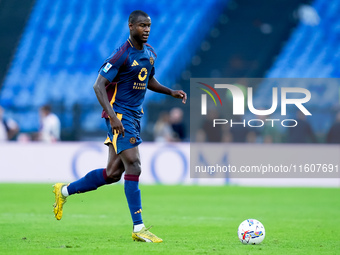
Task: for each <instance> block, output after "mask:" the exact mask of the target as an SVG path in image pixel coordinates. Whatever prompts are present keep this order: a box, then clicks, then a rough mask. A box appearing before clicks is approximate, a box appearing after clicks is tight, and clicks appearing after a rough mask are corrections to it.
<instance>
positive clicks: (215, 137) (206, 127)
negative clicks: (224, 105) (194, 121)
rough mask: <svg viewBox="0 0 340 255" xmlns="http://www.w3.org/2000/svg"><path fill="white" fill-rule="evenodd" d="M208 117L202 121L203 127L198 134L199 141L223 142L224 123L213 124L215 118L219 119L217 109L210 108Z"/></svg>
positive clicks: (197, 139)
mask: <svg viewBox="0 0 340 255" xmlns="http://www.w3.org/2000/svg"><path fill="white" fill-rule="evenodd" d="M205 117H206V119H205V120H204V121H203V123H202V128H201V129H200V130H198V132H197V134H196V141H198V142H221V141H222V137H223V129H222V126H223V125H216V126H215V127H214V126H213V121H214V119H219V113H218V111H217V110H209V111H208V113H207V115H206V116H205Z"/></svg>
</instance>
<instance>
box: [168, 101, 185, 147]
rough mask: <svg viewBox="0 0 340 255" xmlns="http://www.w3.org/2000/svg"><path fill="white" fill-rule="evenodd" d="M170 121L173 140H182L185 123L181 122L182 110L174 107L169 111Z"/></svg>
mask: <svg viewBox="0 0 340 255" xmlns="http://www.w3.org/2000/svg"><path fill="white" fill-rule="evenodd" d="M170 123H171V127H172V130H173V132H174V135H175V140H177V141H183V140H184V139H185V125H184V122H183V110H182V109H181V108H178V107H175V108H172V109H171V111H170Z"/></svg>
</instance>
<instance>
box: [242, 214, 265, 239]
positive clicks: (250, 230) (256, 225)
mask: <svg viewBox="0 0 340 255" xmlns="http://www.w3.org/2000/svg"><path fill="white" fill-rule="evenodd" d="M237 235H238V239H240V241H241V243H243V244H260V243H261V242H262V241H263V239H264V237H265V235H266V232H265V230H264V226H263V224H262V223H261V222H259V221H258V220H255V219H248V220H245V221H243V222H242V223H241V224H240V226H239V227H238V231H237Z"/></svg>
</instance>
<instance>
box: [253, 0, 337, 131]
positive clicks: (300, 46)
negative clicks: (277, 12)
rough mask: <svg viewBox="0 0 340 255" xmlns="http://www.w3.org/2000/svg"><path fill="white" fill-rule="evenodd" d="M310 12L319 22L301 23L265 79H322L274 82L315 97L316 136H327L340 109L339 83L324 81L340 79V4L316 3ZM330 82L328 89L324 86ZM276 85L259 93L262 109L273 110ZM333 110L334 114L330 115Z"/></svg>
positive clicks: (313, 120) (266, 84)
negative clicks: (324, 134) (307, 92)
mask: <svg viewBox="0 0 340 255" xmlns="http://www.w3.org/2000/svg"><path fill="white" fill-rule="evenodd" d="M309 7H310V8H313V11H315V13H317V16H318V17H319V19H316V20H317V22H314V23H308V22H305V21H304V20H303V19H301V21H300V23H299V25H298V26H297V27H296V28H295V30H294V31H293V33H292V35H291V37H290V39H289V40H288V41H287V42H286V44H285V46H284V47H283V49H282V51H281V53H280V54H279V56H278V57H277V59H276V61H275V63H274V65H273V66H272V68H271V69H270V70H269V71H268V72H267V74H266V78H319V79H307V80H304V81H303V82H302V83H301V80H300V81H297V80H294V79H291V80H290V81H287V80H286V81H283V82H282V81H281V85H280V81H279V80H277V79H276V80H275V83H276V85H275V87H282V84H284V87H294V86H297V85H296V84H297V82H299V84H298V85H299V87H304V88H306V89H308V90H309V91H310V92H311V93H312V94H313V97H312V99H311V101H310V102H309V103H308V107H309V108H310V109H311V112H312V114H313V118H311V119H310V121H311V124H312V127H313V129H314V131H315V132H316V133H325V132H326V131H327V130H329V128H330V125H331V123H332V122H333V119H334V116H335V112H336V111H337V110H339V109H338V107H339V95H340V84H339V81H336V80H333V81H332V82H329V80H328V81H327V80H326V79H325V78H339V77H340V71H339V70H340V62H339V59H340V44H339V40H340V20H339V19H338V16H339V13H340V4H339V1H337V0H331V1H326V0H316V1H314V2H313V4H312V5H311V6H309ZM326 81H327V85H325V83H326ZM273 86H274V84H273V82H264V83H262V84H261V85H260V86H259V88H258V90H257V91H256V101H257V102H259V104H261V106H262V107H270V105H268V104H271V100H269V101H268V100H264V99H265V98H271V93H272V90H271V88H272V87H273ZM330 109H331V111H330Z"/></svg>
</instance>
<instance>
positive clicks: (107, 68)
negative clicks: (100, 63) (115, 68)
mask: <svg viewBox="0 0 340 255" xmlns="http://www.w3.org/2000/svg"><path fill="white" fill-rule="evenodd" d="M111 67H112V65H111V64H110V63H107V64H106V65H105V67H104V68H103V71H104V73H107V72H108V71H109V70H110V68H111Z"/></svg>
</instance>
